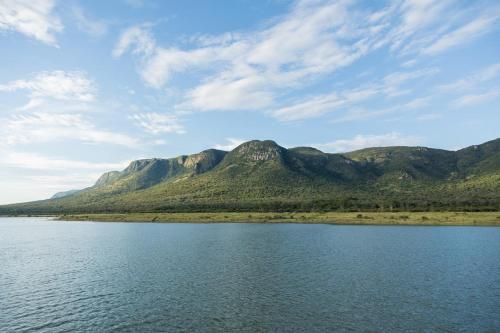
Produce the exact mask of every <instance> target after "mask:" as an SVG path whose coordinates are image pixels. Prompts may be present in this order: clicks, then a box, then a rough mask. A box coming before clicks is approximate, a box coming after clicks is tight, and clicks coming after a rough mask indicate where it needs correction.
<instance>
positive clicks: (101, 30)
mask: <svg viewBox="0 0 500 333" xmlns="http://www.w3.org/2000/svg"><path fill="white" fill-rule="evenodd" d="M72 12H73V17H74V19H75V22H76V26H77V27H78V29H80V30H81V31H83V32H85V33H87V34H89V35H91V36H93V37H100V36H103V35H105V34H106V33H107V31H108V24H107V23H106V22H105V21H102V20H93V19H91V18H89V17H88V15H87V14H86V13H85V11H84V10H83V8H82V7H80V6H76V5H75V6H73V8H72Z"/></svg>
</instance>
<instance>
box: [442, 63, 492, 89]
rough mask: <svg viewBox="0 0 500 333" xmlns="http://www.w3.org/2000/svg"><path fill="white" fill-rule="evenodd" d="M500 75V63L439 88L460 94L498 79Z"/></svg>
mask: <svg viewBox="0 0 500 333" xmlns="http://www.w3.org/2000/svg"><path fill="white" fill-rule="evenodd" d="M499 74H500V63H496V64H493V65H490V66H488V67H486V68H484V69H482V70H479V71H477V72H476V73H474V74H471V75H469V76H467V77H465V78H463V79H460V80H458V81H455V82H452V83H448V84H445V85H441V86H439V87H438V89H439V90H441V91H443V92H460V91H464V90H467V89H472V88H476V87H477V86H478V85H480V84H482V83H484V82H487V81H490V80H492V79H494V78H496V77H497V76H498V75H499Z"/></svg>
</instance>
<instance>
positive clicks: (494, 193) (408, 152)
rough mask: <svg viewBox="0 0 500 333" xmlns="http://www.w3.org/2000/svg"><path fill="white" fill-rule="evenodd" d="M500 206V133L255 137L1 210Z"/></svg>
mask: <svg viewBox="0 0 500 333" xmlns="http://www.w3.org/2000/svg"><path fill="white" fill-rule="evenodd" d="M499 209H500V139H496V140H493V141H490V142H486V143H484V144H481V145H475V146H471V147H468V148H465V149H461V150H458V151H447V150H441V149H432V148H426V147H381V148H367V149H362V150H358V151H354V152H350V153H345V154H329V153H324V152H322V151H320V150H318V149H315V148H310V147H297V148H291V149H286V148H284V147H281V146H279V145H278V144H276V143H275V142H274V141H270V140H267V141H257V140H254V141H249V142H245V143H243V144H241V145H240V146H238V147H236V148H235V149H233V150H232V151H230V152H226V151H221V150H215V149H209V150H205V151H202V152H200V153H198V154H193V155H182V156H179V157H175V158H168V159H162V158H153V159H144V160H138V161H133V162H131V163H130V165H129V166H128V167H127V168H126V169H124V170H123V171H111V172H107V173H105V174H104V175H102V176H101V177H100V178H99V179H98V180H97V181H96V183H95V184H94V185H93V186H92V187H89V188H86V189H83V190H79V191H70V192H63V193H59V194H56V195H55V196H54V197H52V198H51V199H49V200H42V201H36V202H28V203H22V204H14V205H7V206H0V213H1V214H36V213H38V214H40V213H46V214H54V213H91V212H101V213H103V212H162V211H164V212H169V211H311V210H313V211H314V210H351V211H357V210H378V211H402V210H499Z"/></svg>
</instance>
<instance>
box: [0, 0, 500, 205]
mask: <svg viewBox="0 0 500 333" xmlns="http://www.w3.org/2000/svg"><path fill="white" fill-rule="evenodd" d="M0 64H1V65H0V137H1V140H0V179H1V183H0V184H1V187H2V188H1V191H0V204H4V203H13V202H21V201H30V200H37V199H44V198H49V197H50V196H51V195H52V194H54V193H55V192H58V191H65V190H71V189H80V188H84V187H87V186H91V185H92V184H93V183H94V182H95V180H96V179H97V178H98V177H99V175H100V174H102V173H103V172H105V171H110V170H121V169H123V168H124V167H126V165H127V164H128V163H129V162H130V161H131V160H135V159H139V158H150V157H175V156H178V155H182V154H192V153H196V152H199V151H202V150H204V149H208V148H218V149H224V150H230V149H232V148H234V147H235V146H236V145H238V144H240V143H242V142H244V141H247V140H251V139H272V140H275V141H276V142H277V143H279V144H280V145H282V146H285V147H294V146H313V147H316V148H318V149H321V150H322V151H325V152H332V153H336V152H345V151H351V150H355V149H360V148H364V147H371V146H392V145H419V146H428V147H433V148H442V149H451V150H456V149H460V148H463V147H466V146H469V145H473V144H479V143H482V142H485V141H488V140H492V139H495V138H498V137H500V130H499V128H500V127H499V124H500V112H499V111H500V108H499V106H500V3H499V2H498V1H496V0H491V1H481V0H479V1H459V0H440V1H434V0H392V1H342V0H340V1H328V0H325V1H323V0H296V1H287V0H233V1H219V0H212V1H208V0H207V1H193V0H179V1H176V0H169V1H161V0H157V1H155V0H110V1H97V0H95V1H92V0H88V1H83V0H81V1H78V0H65V1H62V0H60V1H56V0H0Z"/></svg>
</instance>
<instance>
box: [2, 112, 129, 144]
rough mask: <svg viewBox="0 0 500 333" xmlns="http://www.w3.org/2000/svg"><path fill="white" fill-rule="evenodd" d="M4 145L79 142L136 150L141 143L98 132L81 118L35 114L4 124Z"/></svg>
mask: <svg viewBox="0 0 500 333" xmlns="http://www.w3.org/2000/svg"><path fill="white" fill-rule="evenodd" d="M3 124H4V128H3V131H4V133H2V135H3V137H4V141H3V144H4V145H9V146H10V145H18V144H30V143H43V142H51V141H58V140H75V141H82V142H86V143H106V144H113V145H121V146H126V147H136V146H137V145H138V141H137V140H136V139H135V138H133V137H130V136H128V135H125V134H121V133H115V132H111V131H106V130H100V129H98V128H97V127H96V126H95V125H94V124H93V123H92V122H90V121H89V120H87V119H86V118H84V117H83V116H82V115H80V114H52V113H42V112H35V113H33V114H30V115H15V116H11V117H10V118H8V119H7V120H4V121H3Z"/></svg>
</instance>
